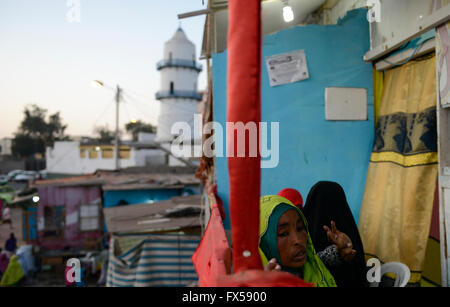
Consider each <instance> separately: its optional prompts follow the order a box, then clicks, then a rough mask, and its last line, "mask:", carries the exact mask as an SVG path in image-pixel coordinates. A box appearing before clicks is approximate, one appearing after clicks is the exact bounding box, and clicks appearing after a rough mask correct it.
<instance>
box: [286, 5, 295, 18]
mask: <svg viewBox="0 0 450 307" xmlns="http://www.w3.org/2000/svg"><path fill="white" fill-rule="evenodd" d="M283 18H284V21H285V22H290V21H292V20H294V11H293V10H292V7H290V6H289V5H286V6H284V7H283Z"/></svg>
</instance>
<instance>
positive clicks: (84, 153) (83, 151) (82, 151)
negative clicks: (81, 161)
mask: <svg viewBox="0 0 450 307" xmlns="http://www.w3.org/2000/svg"><path fill="white" fill-rule="evenodd" d="M80 158H86V150H84V149H80Z"/></svg>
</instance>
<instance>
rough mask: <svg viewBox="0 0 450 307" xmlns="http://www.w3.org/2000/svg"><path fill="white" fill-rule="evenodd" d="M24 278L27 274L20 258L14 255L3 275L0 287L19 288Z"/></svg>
mask: <svg viewBox="0 0 450 307" xmlns="http://www.w3.org/2000/svg"><path fill="white" fill-rule="evenodd" d="M24 277H25V272H24V271H23V269H22V265H21V264H20V262H19V258H18V257H17V256H16V255H13V256H12V257H11V259H9V264H8V267H7V268H6V271H5V274H3V277H2V280H1V282H0V287H11V286H17V285H19V283H20V281H21V280H22V279H23V278H24Z"/></svg>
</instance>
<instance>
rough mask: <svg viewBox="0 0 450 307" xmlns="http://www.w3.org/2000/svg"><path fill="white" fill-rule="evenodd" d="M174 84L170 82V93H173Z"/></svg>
mask: <svg viewBox="0 0 450 307" xmlns="http://www.w3.org/2000/svg"><path fill="white" fill-rule="evenodd" d="M174 88H175V85H174V84H173V82H170V93H171V94H173V91H174Z"/></svg>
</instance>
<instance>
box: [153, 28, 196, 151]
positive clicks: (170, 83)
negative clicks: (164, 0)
mask: <svg viewBox="0 0 450 307" xmlns="http://www.w3.org/2000/svg"><path fill="white" fill-rule="evenodd" d="M157 69H158V70H159V71H160V72H161V85H160V90H159V91H158V92H157V93H156V99H157V100H159V102H160V114H159V117H158V128H157V133H156V141H158V142H160V143H163V144H164V143H166V144H167V143H170V142H171V141H172V140H173V139H174V137H175V136H174V135H172V134H171V128H172V125H173V124H174V123H176V122H186V123H188V124H189V125H190V127H191V131H192V138H193V137H194V135H193V134H194V114H196V113H198V103H199V101H201V100H202V96H201V95H200V93H198V92H197V79H198V75H199V73H200V72H201V71H202V66H201V65H200V64H199V63H197V61H196V58H195V45H194V44H193V43H192V42H191V41H189V40H188V38H187V37H186V34H185V33H184V31H183V30H182V29H181V27H179V28H178V30H177V31H176V32H175V34H174V35H173V36H172V38H171V39H170V40H169V41H167V42H166V43H165V44H164V56H163V59H162V60H161V61H159V62H158V63H157Z"/></svg>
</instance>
